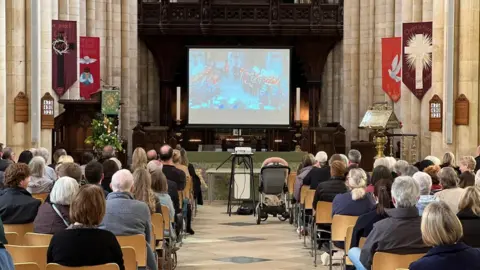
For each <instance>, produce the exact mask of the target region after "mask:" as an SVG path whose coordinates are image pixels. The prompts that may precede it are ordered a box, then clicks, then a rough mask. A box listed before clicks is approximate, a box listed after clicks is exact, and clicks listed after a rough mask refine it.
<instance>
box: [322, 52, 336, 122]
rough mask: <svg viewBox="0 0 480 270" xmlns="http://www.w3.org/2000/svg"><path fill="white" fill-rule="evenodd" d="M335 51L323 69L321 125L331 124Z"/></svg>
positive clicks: (331, 53) (329, 56) (328, 57)
mask: <svg viewBox="0 0 480 270" xmlns="http://www.w3.org/2000/svg"><path fill="white" fill-rule="evenodd" d="M332 55H333V50H332V51H330V53H329V54H328V56H327V60H326V62H325V68H324V69H323V76H322V92H321V97H320V103H321V105H320V111H319V114H320V116H319V119H320V122H321V123H328V122H330V121H331V120H330V117H329V116H330V112H331V109H332V108H331V100H332V98H331V97H332V94H333V90H332V74H333V70H332V69H333V63H332V57H333V56H332Z"/></svg>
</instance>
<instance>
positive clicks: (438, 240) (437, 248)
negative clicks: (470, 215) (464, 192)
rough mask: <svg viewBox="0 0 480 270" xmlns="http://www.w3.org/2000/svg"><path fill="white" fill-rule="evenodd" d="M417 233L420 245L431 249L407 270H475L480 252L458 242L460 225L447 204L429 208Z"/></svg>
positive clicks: (440, 203)
mask: <svg viewBox="0 0 480 270" xmlns="http://www.w3.org/2000/svg"><path fill="white" fill-rule="evenodd" d="M421 229H422V238H423V241H424V243H425V244H426V245H427V246H429V247H432V249H430V250H429V251H428V252H427V254H426V255H425V256H423V258H421V259H419V260H417V261H416V262H413V263H411V264H410V266H409V269H410V270H451V269H462V270H474V269H478V266H479V265H480V250H478V249H475V248H472V247H470V246H468V245H466V244H465V243H462V242H461V241H460V240H461V238H462V233H463V232H462V231H463V230H462V224H461V223H460V221H459V220H458V218H457V217H456V216H455V214H454V213H453V212H452V210H451V209H450V207H449V206H448V205H447V204H445V203H444V202H433V203H431V204H429V205H428V206H427V207H426V208H425V212H424V214H423V216H422V225H421ZM367 241H368V240H367Z"/></svg>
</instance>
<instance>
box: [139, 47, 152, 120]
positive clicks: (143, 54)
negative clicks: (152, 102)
mask: <svg viewBox="0 0 480 270" xmlns="http://www.w3.org/2000/svg"><path fill="white" fill-rule="evenodd" d="M137 46H138V91H140V106H139V112H140V117H139V119H140V121H142V122H144V121H150V120H149V119H148V118H149V117H148V116H149V109H150V107H149V104H148V49H147V46H145V42H143V40H141V39H138V45H137Z"/></svg>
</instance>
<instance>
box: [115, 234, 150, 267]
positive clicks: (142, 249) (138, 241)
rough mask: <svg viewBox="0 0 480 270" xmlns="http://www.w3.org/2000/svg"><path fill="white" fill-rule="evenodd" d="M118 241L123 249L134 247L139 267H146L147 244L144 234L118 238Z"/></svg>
mask: <svg viewBox="0 0 480 270" xmlns="http://www.w3.org/2000/svg"><path fill="white" fill-rule="evenodd" d="M117 241H118V243H119V244H120V246H121V247H133V248H134V249H135V254H136V258H137V265H138V267H146V265H147V242H146V241H145V236H144V235H143V234H137V235H129V236H117Z"/></svg>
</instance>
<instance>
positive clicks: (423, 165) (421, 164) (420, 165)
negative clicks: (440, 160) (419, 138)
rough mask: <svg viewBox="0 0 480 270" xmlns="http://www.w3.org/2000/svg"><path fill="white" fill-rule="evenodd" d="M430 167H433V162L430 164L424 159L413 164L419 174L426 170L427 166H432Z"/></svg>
mask: <svg viewBox="0 0 480 270" xmlns="http://www.w3.org/2000/svg"><path fill="white" fill-rule="evenodd" d="M432 165H435V164H433V162H431V161H430V160H426V159H424V160H422V161H419V162H417V163H415V165H414V166H415V167H416V168H417V169H418V171H419V172H423V170H425V168H428V167H429V166H432Z"/></svg>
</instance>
